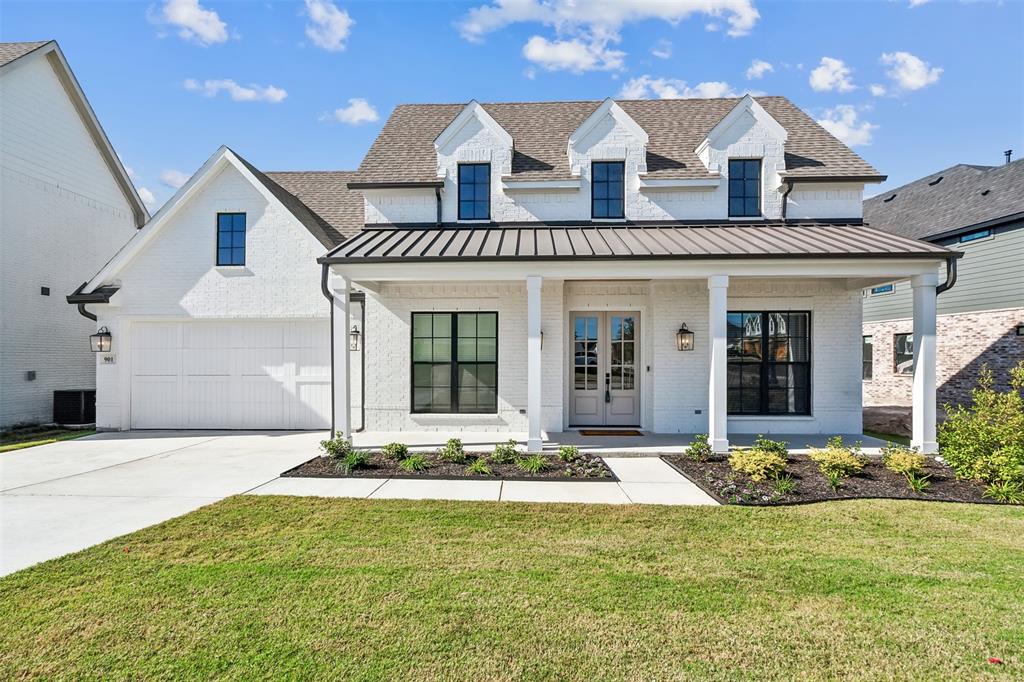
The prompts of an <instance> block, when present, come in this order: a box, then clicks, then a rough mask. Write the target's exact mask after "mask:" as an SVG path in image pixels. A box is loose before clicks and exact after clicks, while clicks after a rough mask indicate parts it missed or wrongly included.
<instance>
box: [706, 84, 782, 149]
mask: <svg viewBox="0 0 1024 682" xmlns="http://www.w3.org/2000/svg"><path fill="white" fill-rule="evenodd" d="M745 112H750V115H751V116H753V117H754V119H755V120H756V121H757V122H758V123H760V124H762V125H764V126H765V127H766V128H768V130H769V132H771V134H772V135H774V136H775V137H776V138H777V139H779V140H781V141H782V142H783V143H785V142H786V141H787V140H788V139H789V132H788V131H787V130H786V129H785V128H784V127H782V124H781V123H779V122H778V121H777V120H775V118H774V117H773V116H772V115H771V114H769V113H768V112H767V111H765V109H764V107H762V106H761V105H760V104H758V103H757V100H755V99H754V98H753V97H751V96H750V95H744V96H743V98H742V99H740V101H739V102H737V103H736V106H734V107H733V108H732V109H730V110H729V113H727V114H726V115H725V116H723V117H722V120H721V121H719V122H718V123H717V124H715V127H714V128H712V129H711V130H710V131H709V132H708V134H707V136H706V137H705V138H704V139H703V140H701V142H700V144H698V145H697V147H696V149H694V152H695V153H696V154H697V156H700V155H701V152H702V151H705V150H706V149H707V148H708V147H709V146H710V145H711V142H712V141H713V140H714V139H715V138H716V137H717V136H718V135H720V134H721V133H723V132H724V131H726V130H728V129H729V128H730V127H731V126H732V125H733V124H734V123H736V121H737V120H738V119H739V118H740V117H741V116H743V114H744V113H745Z"/></svg>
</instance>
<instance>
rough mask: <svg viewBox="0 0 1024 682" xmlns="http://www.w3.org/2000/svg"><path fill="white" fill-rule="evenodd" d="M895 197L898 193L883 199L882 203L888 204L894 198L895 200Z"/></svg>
mask: <svg viewBox="0 0 1024 682" xmlns="http://www.w3.org/2000/svg"><path fill="white" fill-rule="evenodd" d="M895 198H896V195H895V194H893V195H892V196H891V197H889V198H888V199H882V203H883V204H888V203H889V202H890V201H892V200H893V199H895Z"/></svg>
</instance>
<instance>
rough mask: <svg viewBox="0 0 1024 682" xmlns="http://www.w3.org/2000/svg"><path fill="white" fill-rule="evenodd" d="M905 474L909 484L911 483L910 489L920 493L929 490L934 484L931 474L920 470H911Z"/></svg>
mask: <svg viewBox="0 0 1024 682" xmlns="http://www.w3.org/2000/svg"><path fill="white" fill-rule="evenodd" d="M904 476H906V478H907V485H909V486H910V489H911V490H913V491H914V492H915V493H917V494H918V495H921V494H922V493H926V492H928V488H930V487H931V485H932V482H931V480H930V479H931V476H928V475H926V474H922V473H920V472H911V473H909V474H904Z"/></svg>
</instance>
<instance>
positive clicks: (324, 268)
mask: <svg viewBox="0 0 1024 682" xmlns="http://www.w3.org/2000/svg"><path fill="white" fill-rule="evenodd" d="M330 267H331V266H330V265H328V264H327V263H322V264H321V265H320V291H321V292H322V293H323V295H324V298H326V299H327V301H328V303H330V305H331V437H332V438H333V437H334V435H335V432H334V294H332V293H331V289H330V287H328V286H327V277H328V275H329V273H330ZM351 302H352V297H351V296H349V303H351ZM79 307H81V306H79ZM359 328H360V329H361V330H362V332H363V349H362V350H361V351H359V428H358V429H352V433H361V432H362V431H364V430H365V429H366V299H365V298H364V299H363V301H362V303H360V305H359ZM346 352H347V351H346Z"/></svg>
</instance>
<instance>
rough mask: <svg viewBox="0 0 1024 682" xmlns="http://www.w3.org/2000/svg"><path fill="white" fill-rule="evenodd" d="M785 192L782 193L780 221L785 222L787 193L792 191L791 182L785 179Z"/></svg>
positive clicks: (787, 202)
mask: <svg viewBox="0 0 1024 682" xmlns="http://www.w3.org/2000/svg"><path fill="white" fill-rule="evenodd" d="M783 182H785V183H786V191H785V192H783V193H782V220H783V221H785V220H786V213H787V210H786V209H788V208H789V193H790V192H792V191H793V180H788V179H785V180H783Z"/></svg>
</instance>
